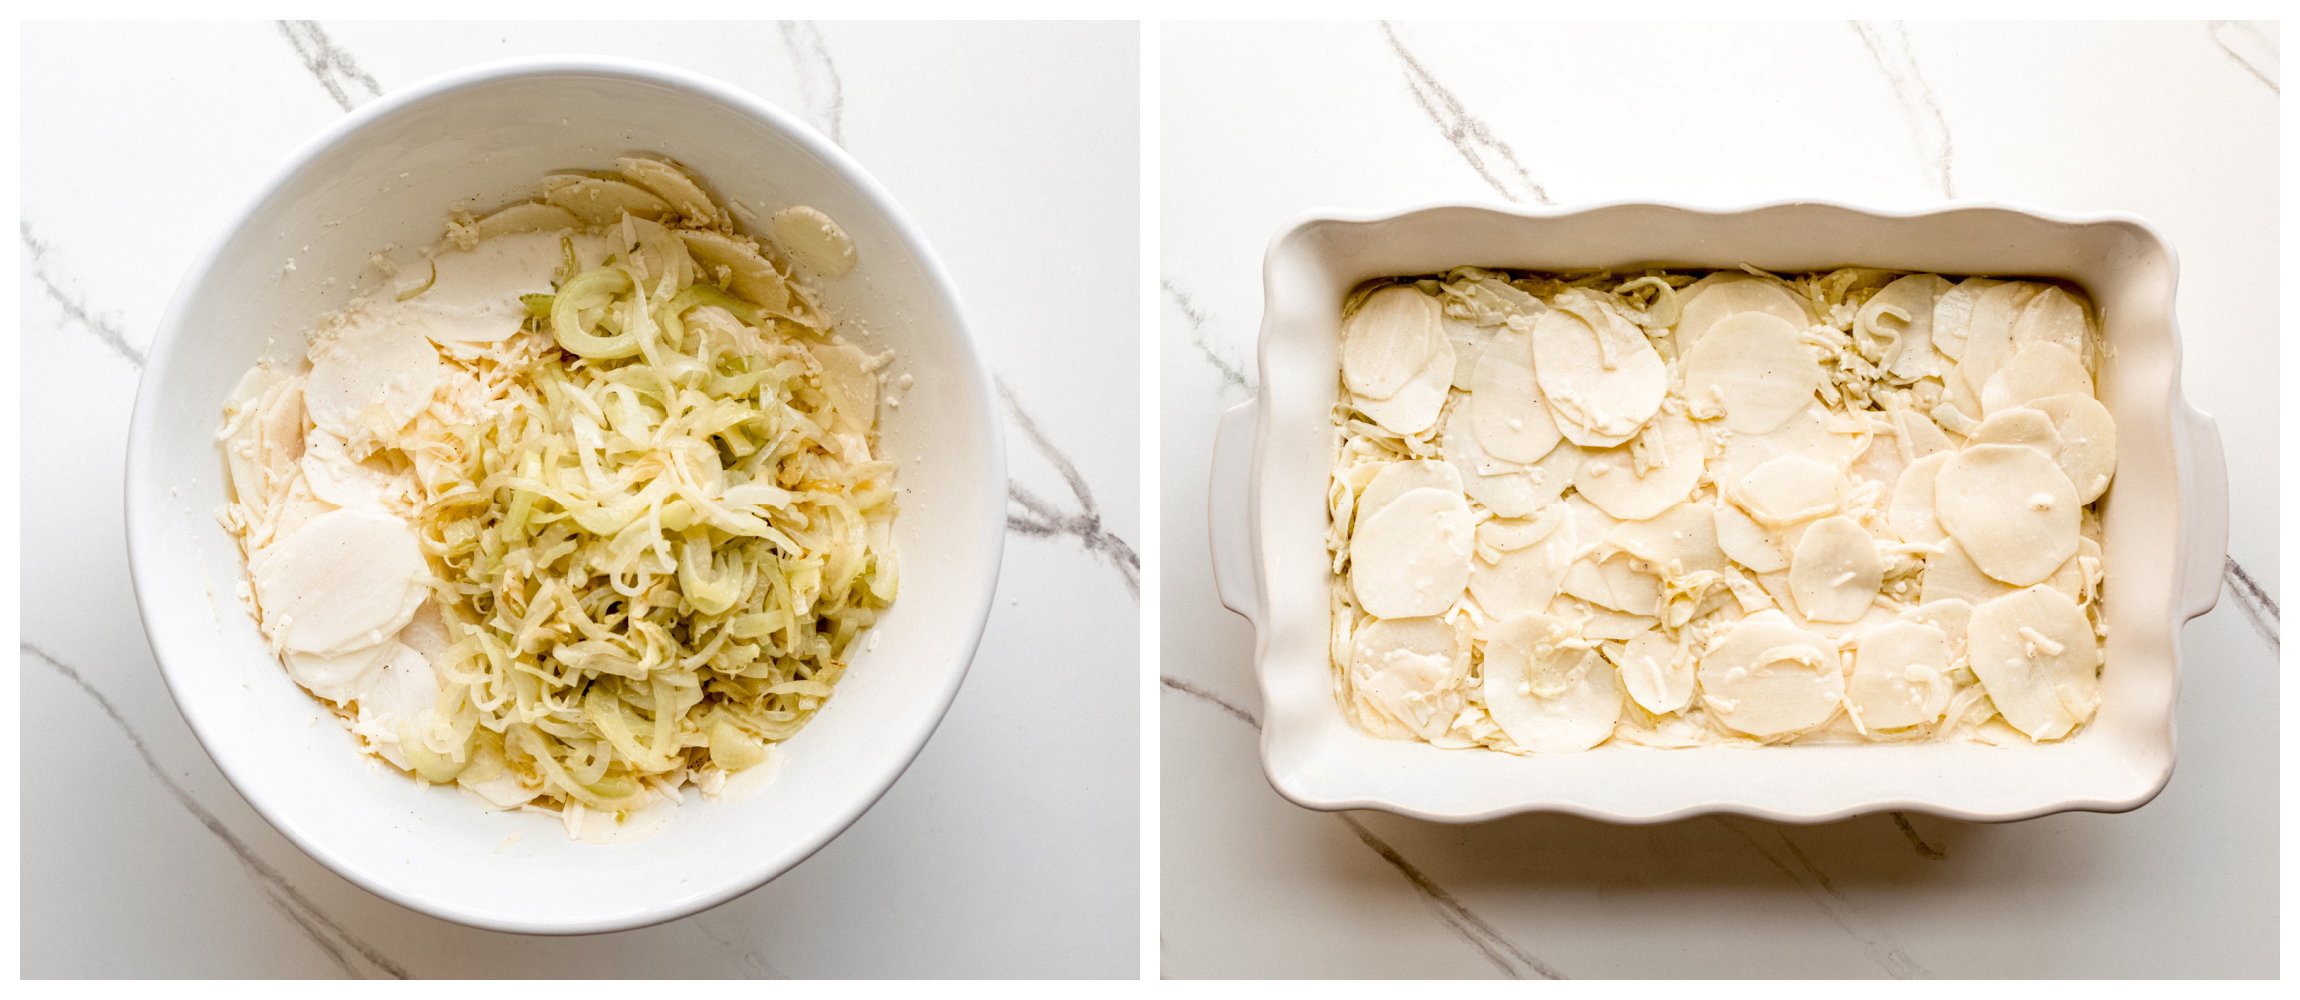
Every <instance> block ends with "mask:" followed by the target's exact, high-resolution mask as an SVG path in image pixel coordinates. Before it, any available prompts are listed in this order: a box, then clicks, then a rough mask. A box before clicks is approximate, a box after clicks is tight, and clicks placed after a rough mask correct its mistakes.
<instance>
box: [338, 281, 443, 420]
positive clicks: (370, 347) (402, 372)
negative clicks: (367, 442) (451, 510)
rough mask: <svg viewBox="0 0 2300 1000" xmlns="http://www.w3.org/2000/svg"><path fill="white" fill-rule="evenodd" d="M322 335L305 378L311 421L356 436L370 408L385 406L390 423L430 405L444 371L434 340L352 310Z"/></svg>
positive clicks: (398, 325) (370, 313) (395, 324)
mask: <svg viewBox="0 0 2300 1000" xmlns="http://www.w3.org/2000/svg"><path fill="white" fill-rule="evenodd" d="M321 336H322V337H323V338H325V339H324V341H323V343H320V344H315V345H314V346H313V350H312V364H311V376H310V377H309V378H308V379H306V380H305V382H304V388H303V400H304V407H305V409H306V410H307V411H309V412H310V414H311V421H312V423H314V424H317V425H319V427H320V428H321V429H323V430H325V431H327V432H328V433H330V434H334V435H335V436H337V437H341V438H347V439H349V438H354V437H356V436H357V432H358V430H359V426H360V420H361V417H362V415H363V414H365V413H366V412H367V409H368V408H369V407H371V406H374V407H381V408H382V412H383V413H384V414H385V415H386V416H387V417H388V418H389V419H390V422H391V426H393V427H395V428H396V427H401V426H405V425H406V423H407V422H408V421H410V420H413V419H415V415H416V414H417V413H420V412H422V410H423V408H424V407H427V406H430V405H431V393H432V390H433V389H434V388H436V387H437V386H438V385H439V382H440V379H441V378H442V377H444V375H445V372H444V370H443V366H442V365H441V364H440V362H439V349H438V348H436V347H433V346H431V341H429V340H427V339H425V338H424V336H423V335H422V334H420V333H417V332H415V331H414V330H412V329H410V328H409V327H407V326H404V325H401V324H400V323H397V322H393V321H389V320H383V319H379V318H377V317H376V316H375V314H374V313H372V312H368V311H365V310H362V311H357V312H353V313H349V314H347V315H346V316H345V317H344V321H343V322H342V323H341V324H340V325H337V326H335V327H333V328H331V329H330V330H328V331H326V332H323V333H322V335H321Z"/></svg>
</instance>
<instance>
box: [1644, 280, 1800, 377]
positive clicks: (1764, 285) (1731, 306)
mask: <svg viewBox="0 0 2300 1000" xmlns="http://www.w3.org/2000/svg"><path fill="white" fill-rule="evenodd" d="M1711 279H1716V280H1714V281H1712V280H1711ZM1678 297H1679V301H1680V302H1681V303H1682V305H1681V306H1680V307H1679V312H1678V318H1677V352H1678V354H1679V355H1680V356H1683V355H1684V354H1686V353H1687V352H1690V351H1691V350H1693V347H1694V345H1696V344H1699V343H1700V342H1701V338H1702V335H1703V334H1706V333H1708V332H1709V328H1710V327H1712V326H1715V325H1716V324H1717V321H1719V320H1722V319H1725V318H1726V317H1729V316H1734V315H1738V314H1740V313H1752V312H1753V313H1760V314H1763V315H1766V316H1771V317H1774V318H1775V319H1779V320H1781V321H1782V322H1785V323H1788V324H1789V326H1790V328H1791V329H1794V330H1802V329H1804V328H1805V327H1807V326H1810V325H1812V323H1813V312H1812V310H1811V309H1808V308H1806V306H1805V302H1804V300H1803V299H1801V298H1799V297H1798V295H1797V293H1795V292H1792V291H1790V290H1789V289H1788V287H1786V286H1784V285H1782V284H1781V283H1780V282H1777V281H1774V280H1772V279H1770V278H1760V277H1758V276H1756V275H1754V274H1734V273H1732V272H1729V271H1719V272H1717V273H1716V274H1712V275H1709V276H1708V277H1705V278H1702V279H1701V280H1699V281H1696V282H1694V283H1693V284H1691V285H1688V286H1686V288H1685V291H1683V292H1679V293H1678Z"/></svg>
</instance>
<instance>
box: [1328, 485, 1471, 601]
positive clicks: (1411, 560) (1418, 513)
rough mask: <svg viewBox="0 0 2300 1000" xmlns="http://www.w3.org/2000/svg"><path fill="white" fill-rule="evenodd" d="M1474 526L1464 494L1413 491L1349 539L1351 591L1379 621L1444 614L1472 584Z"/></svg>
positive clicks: (1408, 492) (1387, 506)
mask: <svg viewBox="0 0 2300 1000" xmlns="http://www.w3.org/2000/svg"><path fill="white" fill-rule="evenodd" d="M1473 531H1474V525H1473V524H1472V523H1471V518H1470V512H1469V504H1468V503H1467V502H1466V501H1464V500H1463V499H1462V495H1461V494H1459V493H1454V492H1450V491H1447V490H1440V489H1429V488H1426V487H1425V488H1422V489H1416V490H1409V491H1407V492H1406V493H1405V494H1404V495H1402V496H1400V497H1398V498H1397V499H1396V500H1392V501H1390V502H1389V503H1388V504H1387V505H1385V506H1383V508H1382V509H1381V510H1380V511H1379V512H1378V513H1376V514H1375V515H1374V516H1373V517H1371V518H1368V519H1367V520H1366V521H1365V523H1363V524H1361V525H1359V527H1358V530H1357V531H1356V533H1354V534H1353V535H1352V536H1351V538H1350V586H1351V589H1352V590H1353V591H1354V592H1355V593H1356V594H1357V595H1358V607H1360V608H1362V609H1364V610H1365V612H1366V613H1367V614H1370V615H1373V616H1374V617H1376V618H1419V617H1423V616H1427V615H1435V614H1443V613H1444V612H1445V610H1446V609H1447V608H1449V607H1452V606H1453V603H1454V601H1455V600H1456V599H1457V598H1459V597H1460V596H1461V594H1462V590H1463V588H1464V587H1466V586H1467V585H1468V583H1469V565H1470V550H1471V547H1472V543H1473V535H1472V532H1473Z"/></svg>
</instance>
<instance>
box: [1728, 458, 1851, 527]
mask: <svg viewBox="0 0 2300 1000" xmlns="http://www.w3.org/2000/svg"><path fill="white" fill-rule="evenodd" d="M1844 495H1845V477H1844V475H1843V474H1842V473H1840V472H1838V471H1837V470H1836V468H1834V467H1832V466H1827V465H1823V464H1821V463H1819V462H1816V461H1813V460H1812V459H1810V458H1806V457H1804V456H1802V455H1783V456H1781V457H1779V458H1775V459H1769V460H1767V461H1766V462H1765V463H1764V464H1762V465H1759V466H1758V467H1756V468H1754V469H1751V470H1749V474H1748V475H1746V476H1743V477H1741V481H1740V482H1738V483H1735V484H1733V486H1732V488H1731V489H1729V490H1727V491H1726V497H1727V498H1728V499H1730V500H1732V501H1733V502H1735V503H1738V504H1740V505H1741V509H1743V510H1746V511H1748V512H1749V516H1750V517H1752V518H1755V519H1756V521H1757V523H1759V524H1762V525H1766V526H1768V527H1774V528H1778V527H1782V526H1785V525H1789V524H1794V523H1796V522H1798V521H1803V520H1807V519H1810V518H1815V517H1824V516H1826V515H1829V514H1832V513H1835V512H1836V510H1837V505H1838V503H1839V502H1840V501H1841V500H1842V499H1843V498H1844Z"/></svg>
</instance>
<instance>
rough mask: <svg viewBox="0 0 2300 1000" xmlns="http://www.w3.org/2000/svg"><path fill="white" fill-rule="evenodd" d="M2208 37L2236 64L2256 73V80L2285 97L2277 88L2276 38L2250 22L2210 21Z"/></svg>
mask: <svg viewBox="0 0 2300 1000" xmlns="http://www.w3.org/2000/svg"><path fill="white" fill-rule="evenodd" d="M2204 32H2205V34H2207V35H2209V36H2211V38H2212V44H2214V45H2217V46H2219V47H2220V51H2222V52H2225V53H2227V54H2228V58H2229V59H2231V60H2233V61H2235V63H2236V65H2238V66H2242V67H2244V71H2245V72H2247V73H2250V74H2252V78H2253V79H2255V80H2258V81H2260V82H2261V83H2265V84H2267V85H2268V90H2269V91H2270V92H2271V93H2274V94H2277V95H2279V96H2281V95H2282V94H2283V93H2284V91H2283V89H2282V88H2280V87H2278V86H2276V80H2277V58H2278V55H2277V54H2278V46H2277V44H2276V38H2275V36H2273V35H2270V34H2269V33H2268V32H2266V31H2263V30H2261V28H2260V26H2259V25H2258V24H2254V23H2253V22H2250V21H2207V22H2205V24H2204Z"/></svg>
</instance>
